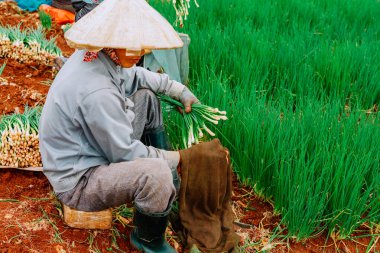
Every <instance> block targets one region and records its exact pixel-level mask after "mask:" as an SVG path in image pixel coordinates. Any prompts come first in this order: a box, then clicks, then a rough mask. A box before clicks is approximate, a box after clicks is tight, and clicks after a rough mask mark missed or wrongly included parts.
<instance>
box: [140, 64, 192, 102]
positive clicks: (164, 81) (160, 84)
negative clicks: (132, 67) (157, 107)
mask: <svg viewBox="0 0 380 253" xmlns="http://www.w3.org/2000/svg"><path fill="white" fill-rule="evenodd" d="M134 81H135V82H136V83H137V87H138V88H139V89H141V88H147V89H150V90H152V91H154V92H157V93H162V94H165V95H168V96H170V97H172V98H174V99H177V100H178V99H179V96H180V95H181V93H182V91H183V89H184V87H185V86H184V85H183V84H181V83H179V82H177V81H174V80H171V79H170V78H169V76H168V75H167V74H160V73H154V72H152V71H149V70H147V69H144V68H142V67H136V75H135V80H134Z"/></svg>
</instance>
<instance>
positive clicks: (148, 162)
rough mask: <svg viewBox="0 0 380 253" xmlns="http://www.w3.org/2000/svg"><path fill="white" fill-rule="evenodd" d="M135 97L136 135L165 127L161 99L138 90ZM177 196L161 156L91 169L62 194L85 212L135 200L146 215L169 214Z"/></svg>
mask: <svg viewBox="0 0 380 253" xmlns="http://www.w3.org/2000/svg"><path fill="white" fill-rule="evenodd" d="M131 100H132V101H133V102H134V107H133V108H130V109H132V110H133V111H134V113H135V115H136V116H135V119H134V121H133V122H132V125H133V129H134V132H133V136H132V137H133V138H135V139H140V138H141V136H142V134H143V132H144V131H149V130H150V129H156V128H159V127H162V124H163V122H162V114H161V108H160V104H159V101H158V99H157V97H156V96H155V95H154V93H153V92H151V91H150V90H147V89H142V90H138V91H137V92H136V93H135V94H134V95H133V97H132V98H131ZM175 195H176V191H175V187H174V184H173V176H172V172H171V169H170V168H169V166H168V164H167V162H166V161H165V160H164V159H160V158H139V159H136V160H134V161H128V162H121V163H111V164H109V165H101V166H97V167H93V168H90V169H89V170H88V171H87V172H86V173H85V174H84V175H83V177H82V178H81V179H80V181H79V183H78V184H77V185H76V186H75V188H74V189H72V190H70V191H67V192H64V193H58V194H57V197H58V199H59V200H61V201H62V202H63V203H64V204H65V205H67V206H69V207H71V208H74V209H77V210H81V211H100V210H104V209H107V208H110V207H116V206H119V205H122V204H125V203H131V202H132V201H134V203H135V208H137V209H138V210H139V211H140V212H142V213H145V214H158V213H159V214H161V215H166V214H167V213H168V212H169V211H170V206H171V203H172V202H173V201H174V198H175Z"/></svg>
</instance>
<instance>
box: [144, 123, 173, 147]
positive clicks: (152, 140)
mask: <svg viewBox="0 0 380 253" xmlns="http://www.w3.org/2000/svg"><path fill="white" fill-rule="evenodd" d="M141 142H142V143H144V144H145V146H153V147H155V148H159V149H163V150H172V146H171V145H170V142H169V140H168V137H167V135H166V133H165V129H164V128H163V127H158V128H156V129H150V130H148V131H144V133H143V135H142V137H141Z"/></svg>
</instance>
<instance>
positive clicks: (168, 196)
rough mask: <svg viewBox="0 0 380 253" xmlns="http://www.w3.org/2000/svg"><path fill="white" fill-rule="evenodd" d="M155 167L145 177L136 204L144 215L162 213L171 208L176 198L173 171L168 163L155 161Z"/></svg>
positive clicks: (160, 160) (159, 160)
mask: <svg viewBox="0 0 380 253" xmlns="http://www.w3.org/2000/svg"><path fill="white" fill-rule="evenodd" d="M152 164H154V166H152V168H151V169H150V170H149V172H148V173H146V174H145V175H143V177H144V178H142V181H141V182H143V185H142V187H140V192H139V193H137V196H136V198H135V204H136V206H137V207H138V209H139V210H141V211H143V212H144V213H161V212H164V211H166V210H168V208H170V206H171V204H172V203H173V201H174V199H175V196H176V189H175V186H174V184H173V176H172V172H171V169H170V168H169V166H168V164H167V162H166V161H164V160H162V159H154V163H152Z"/></svg>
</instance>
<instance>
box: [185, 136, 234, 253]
mask: <svg viewBox="0 0 380 253" xmlns="http://www.w3.org/2000/svg"><path fill="white" fill-rule="evenodd" d="M180 155H181V180H182V182H181V188H180V194H179V195H180V197H179V217H180V220H181V223H182V226H183V231H182V233H183V236H184V239H185V242H184V243H185V244H186V247H187V249H190V248H191V247H192V246H193V245H196V246H197V247H198V249H199V250H201V251H202V252H205V253H206V252H218V253H219V252H230V251H232V250H233V249H234V246H235V245H236V244H237V243H238V241H239V237H238V235H237V234H236V233H235V232H234V229H233V212H232V208H231V191H232V172H231V167H230V165H229V164H228V163H227V160H226V149H225V148H224V147H223V146H222V145H221V144H220V141H219V140H218V139H214V140H212V141H210V142H205V143H201V144H198V145H195V146H193V147H191V148H189V149H186V150H181V151H180Z"/></svg>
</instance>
